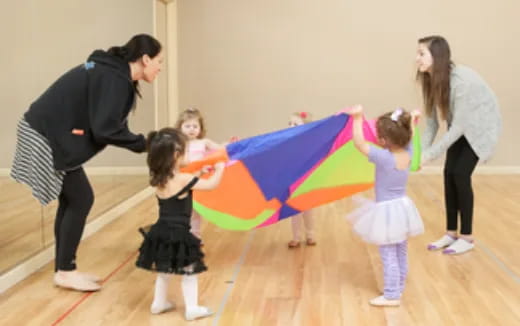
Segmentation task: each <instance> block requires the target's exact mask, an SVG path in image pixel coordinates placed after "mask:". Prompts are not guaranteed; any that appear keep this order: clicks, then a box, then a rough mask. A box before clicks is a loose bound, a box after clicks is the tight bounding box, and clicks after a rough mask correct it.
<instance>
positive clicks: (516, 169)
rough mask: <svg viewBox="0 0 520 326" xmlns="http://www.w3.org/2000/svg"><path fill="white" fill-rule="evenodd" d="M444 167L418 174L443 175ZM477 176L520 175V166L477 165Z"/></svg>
mask: <svg viewBox="0 0 520 326" xmlns="http://www.w3.org/2000/svg"><path fill="white" fill-rule="evenodd" d="M443 169H444V166H425V167H423V168H422V169H421V171H419V172H417V174H442V171H443ZM474 174H476V175H507V174H520V166H485V165H477V167H476V168H475V172H474Z"/></svg>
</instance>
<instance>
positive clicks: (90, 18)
mask: <svg viewBox="0 0 520 326" xmlns="http://www.w3.org/2000/svg"><path fill="white" fill-rule="evenodd" d="M0 22H1V24H2V25H1V26H2V28H1V29H0V33H1V40H2V50H1V51H0V62H2V75H3V76H2V78H1V79H0V89H1V92H0V107H1V110H2V119H1V120H0V148H1V153H2V155H1V156H0V168H9V167H10V165H11V161H12V157H13V153H14V147H15V139H16V137H15V136H16V123H17V122H18V120H19V119H20V117H21V116H22V114H23V113H24V112H25V111H26V110H27V108H28V106H29V105H30V104H31V102H32V101H33V100H34V99H36V98H37V97H38V96H39V95H40V94H41V93H42V92H43V91H45V89H46V88H47V87H48V86H49V85H50V84H51V83H52V82H53V81H54V80H55V79H56V78H58V77H59V76H60V75H61V74H62V73H64V72H65V71H67V70H68V69H70V68H71V67H73V66H75V65H78V64H80V63H81V62H84V61H85V59H86V58H87V56H88V55H89V54H90V53H91V51H92V50H94V49H98V48H102V49H107V48H108V47H110V46H112V45H122V44H124V43H125V42H126V41H128V39H129V38H130V37H131V36H132V35H134V34H137V33H149V34H152V33H153V1H152V0H110V1H105V0H90V1H78V0H74V1H71V0H53V1H40V0H24V1H2V8H1V13H0ZM141 84H142V85H141V89H142V93H143V100H141V101H139V102H138V107H137V111H136V113H135V114H132V115H131V116H130V125H131V129H133V130H134V131H136V132H147V131H149V130H150V129H153V127H154V120H155V117H154V96H153V91H152V87H151V85H148V84H146V83H144V82H142V83H141ZM144 165H145V157H144V155H136V154H133V153H131V152H129V151H127V150H123V149H117V148H109V149H107V150H105V151H104V152H102V153H101V154H100V155H98V156H97V157H95V158H94V159H93V160H91V161H90V162H89V163H88V164H87V166H144Z"/></svg>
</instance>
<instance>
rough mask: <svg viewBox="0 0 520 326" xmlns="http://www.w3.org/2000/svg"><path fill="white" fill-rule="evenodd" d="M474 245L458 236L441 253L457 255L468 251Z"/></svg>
mask: <svg viewBox="0 0 520 326" xmlns="http://www.w3.org/2000/svg"><path fill="white" fill-rule="evenodd" d="M474 247H475V244H474V243H473V242H469V241H467V240H465V239H462V238H459V239H457V241H455V242H453V243H452V244H451V246H449V247H448V248H446V249H444V250H443V251H442V253H443V254H446V255H459V254H463V253H465V252H467V251H470V250H471V249H473V248H474Z"/></svg>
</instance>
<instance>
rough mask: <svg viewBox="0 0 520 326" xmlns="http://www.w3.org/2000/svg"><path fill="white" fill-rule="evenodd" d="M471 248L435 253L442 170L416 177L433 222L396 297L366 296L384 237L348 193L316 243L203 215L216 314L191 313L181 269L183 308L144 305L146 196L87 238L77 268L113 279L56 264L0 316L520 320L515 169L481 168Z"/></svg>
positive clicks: (237, 321) (52, 321) (414, 189)
mask: <svg viewBox="0 0 520 326" xmlns="http://www.w3.org/2000/svg"><path fill="white" fill-rule="evenodd" d="M474 187H475V195H476V207H475V223H474V228H475V236H476V239H477V245H476V249H475V250H474V251H473V252H471V253H468V254H466V255H462V256H445V255H443V254H442V253H440V252H428V251H427V250H426V249H425V247H426V244H427V243H428V241H430V240H432V239H435V238H437V237H439V236H440V235H442V233H443V231H444V227H445V222H444V217H443V216H444V214H443V204H442V203H443V199H442V193H443V192H442V184H441V177H440V176H414V177H413V178H412V180H411V182H410V188H409V189H410V191H409V194H410V196H411V197H412V198H413V199H414V200H415V202H416V204H417V206H418V207H419V209H420V211H421V213H422V215H423V219H424V221H425V226H426V233H425V234H424V235H421V236H419V237H416V238H413V239H411V240H410V246H409V252H410V273H409V280H408V283H407V288H406V290H405V293H404V297H403V300H402V305H401V307H398V308H376V307H371V306H369V305H368V300H369V299H371V298H372V297H374V296H377V295H379V289H380V288H381V287H382V280H381V264H380V261H379V255H378V251H377V248H376V247H374V246H371V245H367V244H365V243H363V242H362V241H361V240H359V239H358V238H357V237H356V236H355V235H354V234H353V233H352V231H351V228H350V225H349V224H347V222H346V221H345V220H344V218H343V216H344V214H345V213H346V212H347V211H348V210H349V209H350V208H351V207H350V205H351V204H350V201H349V200H344V201H341V202H337V203H334V204H331V205H328V206H325V207H321V208H319V209H317V210H316V213H315V214H316V222H317V223H316V224H317V241H318V245H317V246H316V247H308V248H306V247H301V248H299V249H297V250H288V249H287V247H286V243H287V241H288V240H289V239H290V222H289V221H284V222H281V223H279V224H277V225H274V226H270V227H267V228H263V229H258V230H255V231H250V232H231V231H226V230H219V229H217V228H216V227H215V226H213V225H210V224H205V225H204V229H203V238H204V241H205V243H206V246H205V252H206V255H207V264H208V266H209V268H210V270H209V271H208V272H206V273H203V274H202V275H201V277H200V278H199V279H200V283H199V292H200V297H199V299H200V302H201V303H203V304H205V305H208V306H209V307H211V308H213V309H214V310H215V311H216V312H217V313H216V315H215V316H214V317H212V318H207V319H203V320H200V321H196V322H190V323H187V322H185V321H184V319H183V317H182V316H183V311H184V304H183V301H182V296H181V294H180V284H179V282H180V279H179V278H178V277H176V278H174V279H173V282H172V284H171V287H170V293H171V298H172V299H173V300H174V301H175V303H176V304H177V309H176V310H174V311H172V312H168V313H165V314H163V315H159V316H153V315H150V313H149V305H150V303H151V300H152V295H153V282H154V274H152V273H150V272H147V271H143V270H139V269H137V268H135V266H134V261H135V257H136V251H137V248H138V246H139V243H140V241H141V237H140V235H139V234H138V233H137V232H136V229H137V228H138V226H141V225H145V224H147V223H150V222H153V221H154V220H155V218H156V212H157V207H156V203H155V200H154V199H153V198H150V199H148V200H145V201H144V202H143V203H141V204H140V205H138V206H136V207H135V208H134V209H132V210H131V211H129V212H127V213H126V214H124V215H123V216H122V217H121V218H119V219H118V220H116V221H114V222H113V223H111V224H109V225H107V226H106V227H105V228H104V229H102V230H101V231H99V232H98V233H96V234H95V235H93V236H92V237H91V238H89V239H87V240H85V241H84V242H82V244H81V246H80V251H79V266H80V269H82V270H85V271H90V272H95V273H97V274H99V275H102V276H104V277H105V278H106V280H105V282H104V284H103V290H102V291H101V292H99V293H95V294H92V295H88V294H82V293H77V292H72V291H66V290H61V289H58V288H55V287H53V285H52V282H51V278H52V268H53V267H52V265H51V264H49V265H47V266H46V267H45V268H43V269H42V270H40V271H38V272H37V273H36V274H34V275H33V276H31V277H30V278H28V279H27V280H25V281H23V282H22V283H20V284H18V285H17V286H15V287H13V288H12V289H10V290H8V291H7V292H6V293H4V294H3V295H2V297H1V299H0V324H1V325H89V326H90V325H154V326H155V325H185V324H186V325H187V324H189V325H224V326H228V325H240V326H242V325H269V326H271V325H327V326H328V325H370V326H372V325H435V326H438V325H471V326H474V325H486V326H489V325H520V250H519V248H520V231H519V230H520V219H519V216H520V202H519V199H520V193H519V191H520V190H519V189H520V176H476V177H475V178H474Z"/></svg>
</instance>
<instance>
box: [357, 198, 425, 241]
mask: <svg viewBox="0 0 520 326" xmlns="http://www.w3.org/2000/svg"><path fill="white" fill-rule="evenodd" d="M353 199H354V201H356V202H357V203H358V204H359V207H358V208H357V209H355V210H354V211H353V212H352V213H350V214H348V215H347V220H349V221H350V222H352V224H353V227H354V231H355V232H356V233H357V234H359V235H360V236H361V238H363V240H365V241H366V242H369V243H373V244H377V245H387V244H395V243H399V242H403V241H404V240H406V239H407V238H408V237H411V236H416V235H419V234H421V233H423V232H424V224H423V222H422V219H421V216H420V215H419V211H418V210H417V207H415V204H414V203H413V201H412V200H411V199H410V198H408V197H406V196H405V197H401V198H397V199H392V200H387V201H382V202H374V201H372V200H368V199H366V198H364V197H361V196H357V197H355V198H353Z"/></svg>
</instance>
